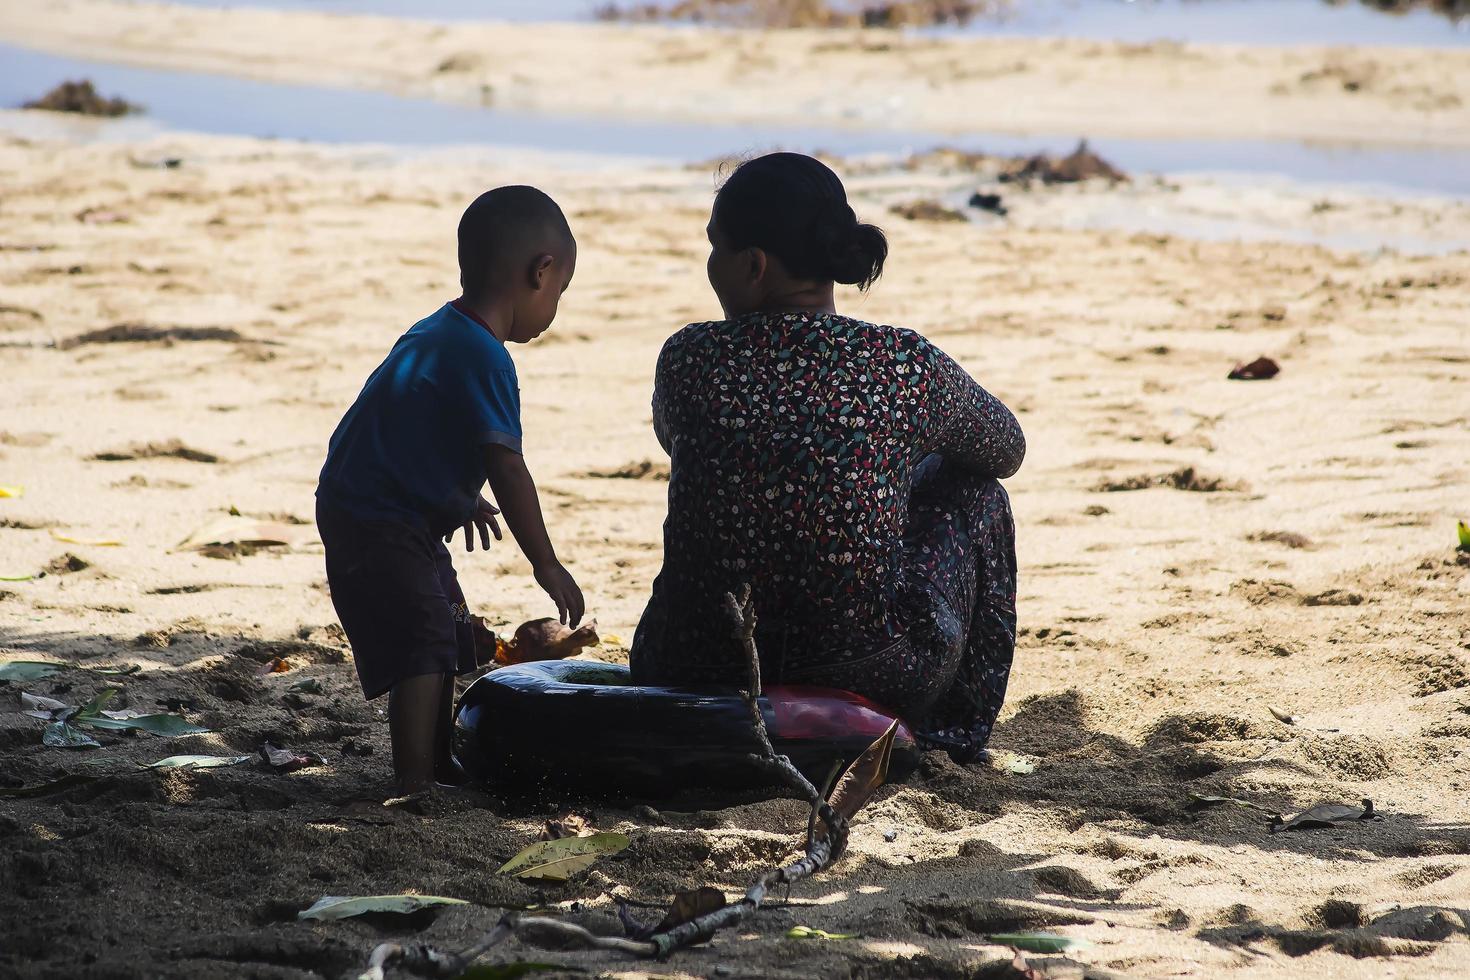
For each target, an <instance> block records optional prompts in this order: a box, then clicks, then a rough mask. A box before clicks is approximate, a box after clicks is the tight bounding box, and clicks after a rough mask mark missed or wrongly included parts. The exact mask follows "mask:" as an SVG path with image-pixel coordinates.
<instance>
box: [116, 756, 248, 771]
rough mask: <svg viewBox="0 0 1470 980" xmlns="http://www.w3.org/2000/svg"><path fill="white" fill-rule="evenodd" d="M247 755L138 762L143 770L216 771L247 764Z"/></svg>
mask: <svg viewBox="0 0 1470 980" xmlns="http://www.w3.org/2000/svg"><path fill="white" fill-rule="evenodd" d="M250 759H251V756H248V755H171V756H169V757H168V758H167V759H159V760H158V761H157V762H140V763H138V765H140V766H142V767H143V768H144V769H217V768H219V767H220V766H238V765H239V764H240V763H242V762H249V761H250Z"/></svg>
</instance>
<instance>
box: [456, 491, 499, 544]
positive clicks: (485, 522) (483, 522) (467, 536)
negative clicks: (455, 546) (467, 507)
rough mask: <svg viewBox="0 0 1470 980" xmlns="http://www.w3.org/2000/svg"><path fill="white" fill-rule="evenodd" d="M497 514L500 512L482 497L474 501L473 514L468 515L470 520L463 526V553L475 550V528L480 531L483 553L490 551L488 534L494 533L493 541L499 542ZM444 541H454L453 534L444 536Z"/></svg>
mask: <svg viewBox="0 0 1470 980" xmlns="http://www.w3.org/2000/svg"><path fill="white" fill-rule="evenodd" d="M499 513H500V511H499V510H497V509H496V508H495V507H494V506H493V505H492V504H491V503H490V501H488V500H486V499H485V498H484V497H483V496H482V497H480V499H479V500H477V501H475V512H474V513H473V514H471V515H470V519H469V520H468V521H466V522H465V526H464V550H465V551H474V550H475V534H474V532H475V528H479V529H480V547H481V549H482V550H484V551H489V550H490V533H491V532H492V531H493V532H495V540H496V541H499V540H500V523H499V522H498V521H496V520H495V515H497V514H499ZM444 540H445V542H446V543H447V542H449V541H452V540H454V532H453V531H450V532H449V533H448V534H446V535H444Z"/></svg>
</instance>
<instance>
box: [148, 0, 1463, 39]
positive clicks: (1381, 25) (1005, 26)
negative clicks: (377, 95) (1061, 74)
mask: <svg viewBox="0 0 1470 980" xmlns="http://www.w3.org/2000/svg"><path fill="white" fill-rule="evenodd" d="M174 2H176V3H185V4H189V5H191V6H199V7H271V8H275V9H281V10H315V11H328V12H337V13H358V14H385V15H389V16H395V17H416V18H421V19H430V20H444V21H455V20H484V19H492V18H493V19H502V20H582V19H588V18H590V17H591V16H592V12H593V11H594V10H595V9H596V8H597V7H598V6H600V5H601V4H602V0H174ZM621 2H622V4H623V5H625V6H626V5H629V4H631V3H640V2H646V0H621ZM1015 6H1016V8H1017V9H1016V12H1015V13H1014V14H1013V15H1011V16H1008V17H1003V18H986V19H982V20H979V21H976V22H975V23H973V24H970V25H968V26H966V27H964V28H959V29H958V30H959V31H961V32H963V33H971V34H992V35H1006V36H1021V37H1038V36H1061V37H1083V38H1094V39H1099V40H1118V41H1132V42H1142V41H1153V40H1159V39H1172V40H1177V41H1220V42H1226V43H1235V44H1314V43H1315V44H1366V45H1384V44H1399V45H1428V46H1434V47H1447V46H1461V45H1470V24H1463V23H1462V24H1460V25H1458V26H1457V25H1455V24H1454V23H1452V22H1451V21H1450V20H1448V19H1447V18H1445V17H1443V16H1440V15H1437V14H1434V13H1431V12H1429V11H1426V10H1416V11H1413V12H1412V13H1408V14H1386V13H1383V12H1382V11H1379V10H1376V9H1374V8H1373V7H1372V6H1371V5H1369V4H1363V3H1357V2H1353V0H1348V2H1346V3H1341V4H1332V3H1327V2H1325V0H1016V4H1015ZM951 30H953V29H951Z"/></svg>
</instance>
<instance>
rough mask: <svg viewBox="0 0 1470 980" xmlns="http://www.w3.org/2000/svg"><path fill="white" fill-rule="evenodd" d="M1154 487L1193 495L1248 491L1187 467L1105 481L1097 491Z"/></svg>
mask: <svg viewBox="0 0 1470 980" xmlns="http://www.w3.org/2000/svg"><path fill="white" fill-rule="evenodd" d="M1152 487H1169V488H1171V489H1174V490H1187V491H1190V492H1192V493H1221V492H1228V491H1243V490H1245V489H1246V486H1245V485H1244V484H1241V483H1232V482H1230V481H1228V480H1223V479H1221V478H1219V477H1215V476H1206V475H1204V474H1203V473H1199V472H1197V471H1196V470H1195V468H1194V467H1193V466H1186V467H1184V468H1183V469H1178V470H1175V471H1174V472H1172V473H1163V474H1159V475H1154V474H1146V475H1143V476H1132V477H1128V478H1127V479H1125V480H1104V481H1103V482H1102V483H1099V484H1098V485H1097V487H1096V488H1095V489H1097V490H1099V491H1102V492H1104V493H1118V492H1122V491H1129V490H1148V489H1150V488H1152Z"/></svg>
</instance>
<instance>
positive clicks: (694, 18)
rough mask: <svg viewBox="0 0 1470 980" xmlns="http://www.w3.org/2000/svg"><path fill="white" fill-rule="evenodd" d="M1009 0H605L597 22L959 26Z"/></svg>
mask: <svg viewBox="0 0 1470 980" xmlns="http://www.w3.org/2000/svg"><path fill="white" fill-rule="evenodd" d="M1010 6H1011V3H1010V0H862V2H858V0H848V2H836V3H834V2H831V0H679V2H678V3H673V4H665V3H605V4H603V5H602V6H600V7H598V8H596V9H595V10H594V11H593V16H595V17H596V18H597V19H598V20H622V21H655V20H661V21H686V22H690V23H697V24H724V25H726V26H731V27H879V28H882V27H890V28H892V27H929V26H936V25H941V24H956V25H964V24H968V23H970V22H971V21H973V20H975V19H976V18H978V17H982V16H985V15H987V14H995V13H1000V12H1003V11H1005V10H1008V9H1010Z"/></svg>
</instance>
